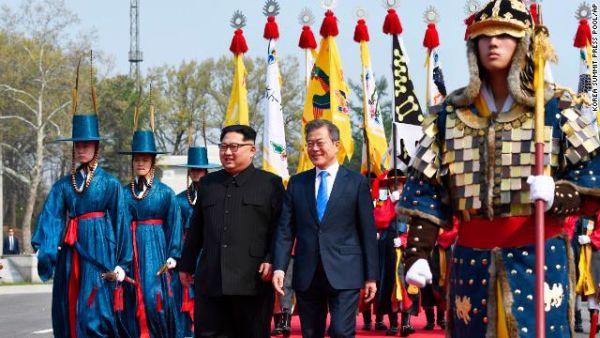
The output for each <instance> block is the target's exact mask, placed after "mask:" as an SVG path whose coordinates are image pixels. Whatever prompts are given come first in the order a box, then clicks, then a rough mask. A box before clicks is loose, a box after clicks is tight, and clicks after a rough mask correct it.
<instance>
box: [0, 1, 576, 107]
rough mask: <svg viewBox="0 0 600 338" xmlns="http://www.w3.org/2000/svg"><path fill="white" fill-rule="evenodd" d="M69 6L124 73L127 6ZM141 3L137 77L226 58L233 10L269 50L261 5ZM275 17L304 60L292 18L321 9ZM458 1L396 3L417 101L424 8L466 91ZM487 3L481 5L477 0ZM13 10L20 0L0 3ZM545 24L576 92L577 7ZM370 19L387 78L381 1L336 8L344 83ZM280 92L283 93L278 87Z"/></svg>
mask: <svg viewBox="0 0 600 338" xmlns="http://www.w3.org/2000/svg"><path fill="white" fill-rule="evenodd" d="M65 2H66V5H67V7H69V8H70V9H71V10H72V11H74V12H75V13H76V14H77V15H78V16H79V17H80V19H81V21H82V23H81V28H82V29H84V30H87V29H91V28H93V29H95V30H96V32H97V38H98V39H97V40H96V41H94V46H95V48H98V49H101V50H103V51H105V52H106V53H108V54H109V55H112V56H113V57H114V60H115V69H114V73H127V72H128V71H129V63H128V61H127V53H128V51H129V1H128V0H102V1H99V0H65ZM140 2H141V8H140V13H141V19H140V21H141V23H140V26H141V49H142V51H143V52H144V62H143V63H142V71H143V72H144V71H145V70H146V69H148V68H149V67H156V66H159V65H163V64H171V65H177V64H179V63H181V61H183V60H191V59H197V60H202V59H205V58H208V57H219V56H221V55H224V54H228V53H229V50H228V48H229V43H230V41H231V37H232V36H233V29H232V28H231V27H230V26H229V19H230V18H231V15H232V14H233V12H234V11H235V10H237V9H239V10H241V11H242V12H243V13H244V14H245V15H246V16H247V18H248V25H247V27H246V28H245V29H244V31H245V36H246V39H247V41H248V45H249V47H250V51H249V52H248V55H250V56H260V55H265V56H266V50H267V44H266V41H265V40H264V39H263V38H262V32H263V27H264V24H265V22H266V18H265V17H264V16H263V14H262V7H263V4H264V1H259V0H217V1H208V0H169V1H164V0H140ZM279 2H280V5H281V14H280V15H279V17H278V18H277V21H278V23H279V29H280V33H281V38H280V42H279V45H278V47H279V53H280V55H284V56H285V55H294V56H297V57H299V58H300V59H301V60H302V57H303V54H302V53H303V52H302V51H301V50H300V49H299V48H298V47H297V42H298V37H299V35H300V31H301V26H300V24H299V23H298V14H299V13H300V11H301V9H302V8H304V7H308V8H310V9H311V10H312V11H313V13H314V14H315V17H316V22H315V24H314V25H313V31H314V32H315V33H316V34H317V38H318V31H319V27H320V25H321V21H322V18H323V12H324V10H323V9H322V8H321V7H320V1H319V0H310V1H300V0H280V1H279ZM465 2H466V1H462V0H428V1H421V0H418V1H417V0H400V6H399V7H398V12H399V14H400V19H401V21H402V24H403V27H404V33H403V35H402V36H403V38H404V41H405V44H406V48H407V51H408V54H409V57H410V61H411V62H410V65H409V69H410V73H411V77H412V79H413V81H414V82H415V87H416V88H417V91H419V96H420V97H423V96H424V82H425V68H424V58H425V55H424V48H423V47H422V45H421V43H422V40H423V35H424V32H425V28H426V23H425V22H424V20H423V13H424V11H425V9H426V8H427V7H428V6H434V7H436V8H437V10H438V11H439V13H440V15H441V21H440V22H439V24H438V30H439V32H440V39H441V43H442V45H441V58H442V59H441V60H442V64H443V70H444V73H445V78H446V86H447V87H448V88H449V89H450V90H452V89H455V88H458V87H461V86H464V85H465V84H466V81H467V78H468V77H467V64H466V57H465V47H464V41H463V35H464V31H465V26H464V24H463V19H464V17H465V16H466V14H465V10H464V6H465ZM480 2H481V3H485V2H486V1H485V0H480ZM0 3H8V4H9V5H15V4H16V3H18V0H0ZM543 3H544V17H545V23H546V25H547V26H548V27H549V29H550V32H551V39H552V41H553V43H554V45H555V47H556V48H557V50H558V54H559V57H560V63H559V65H558V66H553V71H554V75H555V78H556V80H557V81H558V82H559V83H561V84H563V85H566V86H569V87H572V88H576V86H577V81H578V70H579V68H578V67H579V64H578V51H577V50H576V49H575V48H574V47H572V43H573V37H574V34H575V31H576V29H577V24H578V22H577V20H576V19H575V17H574V16H575V10H576V9H577V7H578V5H579V3H580V2H579V1H575V0H545V1H544V2H543ZM359 6H360V7H363V8H365V9H366V10H367V12H368V13H369V14H368V15H369V16H368V17H367V25H368V26H369V31H370V35H371V42H370V48H371V54H372V59H373V63H374V72H375V75H376V76H377V77H380V76H382V75H385V76H387V77H388V78H390V77H391V71H390V66H389V65H390V48H391V39H390V37H389V36H386V35H384V34H383V33H382V30H381V27H382V24H383V20H384V17H385V14H386V10H385V8H384V7H383V6H382V0H338V1H337V7H336V9H335V12H336V15H337V17H338V20H339V27H340V35H339V36H338V38H337V42H338V46H339V49H340V52H341V55H342V60H343V65H344V71H345V74H346V76H347V77H349V78H351V79H354V80H356V79H358V77H359V74H360V58H359V48H358V44H357V43H355V42H354V41H353V40H352V36H353V32H354V27H355V24H356V19H355V17H354V15H353V13H354V11H355V10H356V8H358V7H359ZM284 88H285V87H284Z"/></svg>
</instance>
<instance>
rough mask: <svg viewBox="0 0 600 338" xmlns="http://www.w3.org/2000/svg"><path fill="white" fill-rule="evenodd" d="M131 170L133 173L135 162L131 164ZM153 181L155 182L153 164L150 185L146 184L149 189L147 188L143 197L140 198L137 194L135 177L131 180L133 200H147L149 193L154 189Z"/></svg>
mask: <svg viewBox="0 0 600 338" xmlns="http://www.w3.org/2000/svg"><path fill="white" fill-rule="evenodd" d="M131 169H132V172H133V162H132V163H131ZM134 175H135V174H134ZM153 181H154V164H152V168H150V181H148V183H147V184H146V186H147V188H146V191H144V193H143V194H142V196H138V195H137V194H136V193H135V176H134V177H132V178H131V183H130V187H131V193H132V194H133V198H135V199H136V200H138V201H141V200H143V199H144V198H146V196H148V193H149V192H150V189H151V188H152V182H153Z"/></svg>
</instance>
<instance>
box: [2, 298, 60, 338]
mask: <svg viewBox="0 0 600 338" xmlns="http://www.w3.org/2000/svg"><path fill="white" fill-rule="evenodd" d="M51 299H52V295H51V294H50V293H37V294H12V295H0V304H1V305H0V328H1V329H0V330H1V331H0V336H2V337H3V338H30V337H31V338H46V337H53V335H52V331H49V330H50V329H51V328H52V324H51V322H50V316H51V315H50V301H51Z"/></svg>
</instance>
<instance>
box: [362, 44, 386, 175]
mask: <svg viewBox="0 0 600 338" xmlns="http://www.w3.org/2000/svg"><path fill="white" fill-rule="evenodd" d="M360 56H361V62H362V85H363V101H364V102H363V106H364V115H363V118H364V121H365V131H366V133H365V134H366V137H367V139H366V140H365V141H367V142H365V145H367V144H368V152H367V147H364V148H365V149H364V151H363V159H362V163H361V165H360V171H361V172H362V173H366V172H367V171H368V168H367V154H368V155H369V156H368V157H369V162H370V163H369V164H370V171H371V172H373V173H375V174H377V175H380V174H382V173H383V171H382V170H381V166H382V165H383V166H384V168H388V166H389V157H388V158H387V159H386V160H385V161H384V157H386V156H385V154H386V151H387V140H386V138H385V130H384V128H383V117H382V116H381V109H379V94H378V93H377V88H375V87H376V83H375V76H374V75H373V67H372V65H371V54H370V53H369V45H368V44H367V42H366V41H361V42H360ZM384 162H385V163H384Z"/></svg>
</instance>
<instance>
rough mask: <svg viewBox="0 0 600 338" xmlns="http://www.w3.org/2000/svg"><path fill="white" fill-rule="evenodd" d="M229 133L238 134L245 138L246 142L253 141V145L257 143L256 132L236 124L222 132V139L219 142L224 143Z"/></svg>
mask: <svg viewBox="0 0 600 338" xmlns="http://www.w3.org/2000/svg"><path fill="white" fill-rule="evenodd" d="M227 133H238V134H242V136H244V138H243V140H244V141H250V140H251V141H252V143H255V142H256V130H254V129H252V127H250V126H245V125H242V124H234V125H231V126H227V127H225V128H223V129H222V130H221V137H220V138H219V141H223V138H224V137H225V135H226V134H227Z"/></svg>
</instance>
